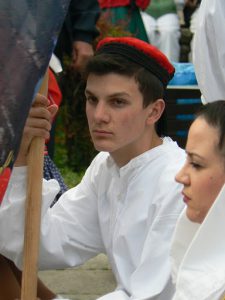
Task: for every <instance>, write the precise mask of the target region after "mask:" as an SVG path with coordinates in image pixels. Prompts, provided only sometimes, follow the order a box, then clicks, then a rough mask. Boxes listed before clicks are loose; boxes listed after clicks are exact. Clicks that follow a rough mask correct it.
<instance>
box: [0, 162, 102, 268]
mask: <svg viewBox="0 0 225 300" xmlns="http://www.w3.org/2000/svg"><path fill="white" fill-rule="evenodd" d="M25 179H26V170H21V168H18V170H15V171H13V174H12V177H11V179H10V182H9V187H8V189H7V193H6V195H5V197H4V199H3V203H2V206H1V207H0V241H1V243H0V253H2V254H3V255H5V256H6V257H8V258H10V259H11V260H13V261H14V262H15V263H16V265H17V266H18V267H20V268H21V266H22V251H23V236H24V234H23V231H24V202H25V184H24V182H25ZM58 190H59V186H58V183H57V181H55V180H50V181H46V180H44V182H43V205H42V206H43V210H42V221H41V237H40V256H39V268H40V269H53V268H54V269H57V268H66V267H72V266H75V265H78V264H81V263H83V262H84V261H86V260H87V259H89V258H91V257H93V256H95V255H96V254H98V253H99V252H104V247H103V243H102V240H101V235H100V230H99V224H98V218H97V216H98V214H97V205H96V197H95V195H94V193H93V191H92V190H91V187H90V184H89V178H88V175H86V176H85V178H84V180H83V181H82V183H81V184H80V185H78V186H77V187H75V188H73V189H71V190H69V191H67V192H66V193H64V194H63V195H62V196H61V198H60V199H59V200H58V202H57V203H56V204H55V205H54V206H53V207H52V208H49V205H50V203H52V201H53V199H54V198H55V195H56V194H57V193H58ZM9 237H10V238H9Z"/></svg>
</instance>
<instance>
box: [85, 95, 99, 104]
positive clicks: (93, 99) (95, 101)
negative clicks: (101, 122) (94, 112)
mask: <svg viewBox="0 0 225 300" xmlns="http://www.w3.org/2000/svg"><path fill="white" fill-rule="evenodd" d="M86 101H88V102H89V103H90V104H95V103H97V99H96V98H95V97H90V96H88V97H86Z"/></svg>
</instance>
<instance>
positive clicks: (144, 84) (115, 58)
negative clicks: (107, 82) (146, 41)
mask: <svg viewBox="0 0 225 300" xmlns="http://www.w3.org/2000/svg"><path fill="white" fill-rule="evenodd" d="M90 73H93V74H96V75H106V74H109V73H115V74H119V75H124V76H128V77H134V79H135V80H136V82H137V83H138V86H139V90H140V92H141V94H142V95H143V107H147V106H148V105H149V104H150V103H152V102H154V101H156V100H157V99H160V98H163V97H164V92H165V90H164V86H163V84H162V82H161V81H160V80H159V79H158V78H157V77H156V76H155V75H153V74H152V73H151V72H149V71H148V70H146V69H145V68H144V67H142V66H140V65H138V64H136V63H134V62H132V61H130V60H128V59H126V58H125V57H122V56H121V55H116V54H114V55H111V54H107V53H101V54H99V55H96V56H93V57H91V58H90V59H89V61H88V63H87V65H86V68H85V71H84V76H85V78H87V77H88V75H89V74H90Z"/></svg>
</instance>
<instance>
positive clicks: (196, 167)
mask: <svg viewBox="0 0 225 300" xmlns="http://www.w3.org/2000/svg"><path fill="white" fill-rule="evenodd" d="M190 164H191V166H192V167H193V168H194V169H197V170H198V169H201V168H202V166H201V165H200V164H198V163H196V162H190Z"/></svg>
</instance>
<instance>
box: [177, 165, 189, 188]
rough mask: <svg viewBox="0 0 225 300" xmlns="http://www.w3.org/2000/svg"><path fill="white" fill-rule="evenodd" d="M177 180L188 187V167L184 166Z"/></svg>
mask: <svg viewBox="0 0 225 300" xmlns="http://www.w3.org/2000/svg"><path fill="white" fill-rule="evenodd" d="M175 180H176V181H177V182H179V183H182V184H183V185H188V184H189V182H190V178H189V175H188V173H187V171H186V166H185V165H184V166H183V168H182V169H181V170H180V171H179V172H178V173H177V175H176V176H175Z"/></svg>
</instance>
